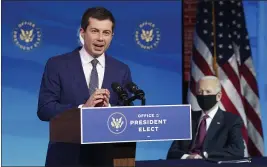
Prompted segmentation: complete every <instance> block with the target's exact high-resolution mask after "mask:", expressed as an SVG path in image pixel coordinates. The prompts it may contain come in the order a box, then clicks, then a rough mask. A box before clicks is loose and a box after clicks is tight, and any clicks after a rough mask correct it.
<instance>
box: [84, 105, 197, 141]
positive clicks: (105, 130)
mask: <svg viewBox="0 0 267 167" xmlns="http://www.w3.org/2000/svg"><path fill="white" fill-rule="evenodd" d="M191 137H192V132H191V106H190V105H160V106H157V105H156V106H126V107H108V108H107V107H105V108H104V107H100V108H96V107H95V108H82V109H81V143H82V144H93V143H117V142H140V141H166V140H190V139H191Z"/></svg>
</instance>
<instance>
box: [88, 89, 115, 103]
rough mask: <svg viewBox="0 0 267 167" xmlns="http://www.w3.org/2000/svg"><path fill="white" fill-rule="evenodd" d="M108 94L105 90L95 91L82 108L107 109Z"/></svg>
mask: <svg viewBox="0 0 267 167" xmlns="http://www.w3.org/2000/svg"><path fill="white" fill-rule="evenodd" d="M109 98H110V92H109V91H108V90H107V89H96V91H95V92H94V93H93V94H92V95H91V96H90V98H89V99H88V100H87V101H86V103H85V104H84V105H83V107H108V106H109Z"/></svg>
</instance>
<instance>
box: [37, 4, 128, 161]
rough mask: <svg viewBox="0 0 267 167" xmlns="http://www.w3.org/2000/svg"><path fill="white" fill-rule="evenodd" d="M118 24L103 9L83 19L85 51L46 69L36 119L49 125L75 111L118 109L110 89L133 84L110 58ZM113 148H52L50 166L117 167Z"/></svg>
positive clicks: (50, 62) (64, 57)
mask: <svg viewBox="0 0 267 167" xmlns="http://www.w3.org/2000/svg"><path fill="white" fill-rule="evenodd" d="M114 27H115V19H114V17H113V15H112V13H111V12H110V11H108V10H107V9H105V8H102V7H97V8H89V9H87V10H86V11H85V13H84V14H83V17H82V20H81V29H80V34H81V37H82V38H83V40H84V45H83V47H81V48H78V49H75V50H74V51H72V52H69V53H65V54H63V55H59V56H55V57H52V58H50V59H49V60H48V61H47V64H46V66H45V70H44V74H43V78H42V82H41V87H40V94H39V101H38V112H37V114H38V117H39V119H40V120H42V121H50V120H51V119H52V118H54V117H55V116H57V115H58V114H60V113H62V112H64V111H66V110H68V109H72V108H81V107H98V106H100V107H109V106H112V105H119V104H120V102H119V100H118V96H117V95H116V93H115V92H113V91H112V89H111V84H112V83H113V82H117V83H119V84H120V85H122V87H124V88H125V85H126V84H127V83H129V82H131V81H132V78H131V72H130V69H129V67H128V66H127V65H126V64H124V63H122V62H120V61H118V60H116V59H114V58H112V57H110V56H108V55H106V54H105V52H106V50H107V49H108V47H109V45H110V43H111V40H112V38H113V35H114ZM113 149H114V145H113V144H93V145H75V144H67V143H58V142H57V143H54V142H49V147H48V152H47V158H46V166H64V165H74V166H76V165H92V166H112V165H113V155H114V152H113Z"/></svg>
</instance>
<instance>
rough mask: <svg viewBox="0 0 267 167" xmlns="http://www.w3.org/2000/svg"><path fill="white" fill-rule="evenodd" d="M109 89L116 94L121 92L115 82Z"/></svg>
mask: <svg viewBox="0 0 267 167" xmlns="http://www.w3.org/2000/svg"><path fill="white" fill-rule="evenodd" d="M111 88H112V90H113V91H114V92H116V93H121V92H122V91H123V89H122V87H121V86H120V84H119V83H117V82H113V83H112V84H111Z"/></svg>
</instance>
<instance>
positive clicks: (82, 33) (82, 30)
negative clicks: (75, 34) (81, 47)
mask: <svg viewBox="0 0 267 167" xmlns="http://www.w3.org/2000/svg"><path fill="white" fill-rule="evenodd" d="M80 34H81V37H82V38H83V39H84V34H85V31H84V29H83V28H80Z"/></svg>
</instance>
